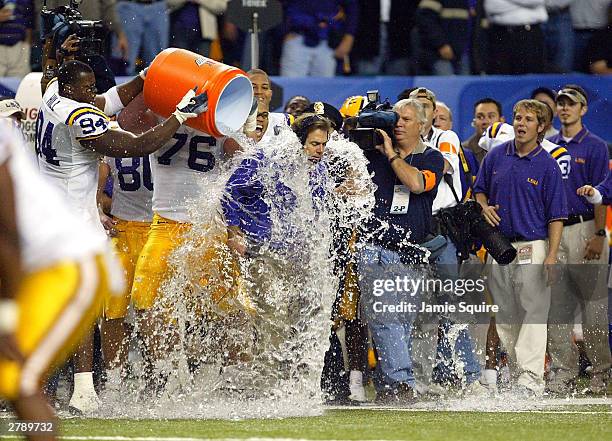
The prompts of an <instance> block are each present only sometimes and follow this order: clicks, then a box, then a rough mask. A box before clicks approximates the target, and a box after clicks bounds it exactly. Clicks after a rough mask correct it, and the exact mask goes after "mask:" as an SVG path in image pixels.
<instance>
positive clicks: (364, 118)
mask: <svg viewBox="0 0 612 441" xmlns="http://www.w3.org/2000/svg"><path fill="white" fill-rule="evenodd" d="M367 98H368V103H367V104H366V106H365V107H364V108H363V109H362V110H361V112H359V115H358V116H357V128H356V129H352V130H349V132H348V138H349V141H351V142H354V143H355V144H357V145H358V146H359V147H360V148H361V149H362V150H364V151H371V150H376V146H377V145H381V144H382V143H383V137H382V135H381V134H380V133H378V131H377V129H381V130H384V131H385V132H386V133H387V135H389V137H390V138H391V139H393V129H394V128H395V124H397V121H398V120H399V115H398V114H397V113H395V112H394V111H393V110H391V107H392V106H391V103H389V101H385V102H384V103H380V95H379V93H378V90H369V91H368V92H367Z"/></svg>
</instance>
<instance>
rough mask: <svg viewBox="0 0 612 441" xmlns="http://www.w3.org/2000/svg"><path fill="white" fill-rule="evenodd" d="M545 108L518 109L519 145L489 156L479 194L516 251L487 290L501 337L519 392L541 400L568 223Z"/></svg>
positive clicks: (532, 104)
mask: <svg viewBox="0 0 612 441" xmlns="http://www.w3.org/2000/svg"><path fill="white" fill-rule="evenodd" d="M543 106H544V104H542V103H540V102H539V101H535V100H522V101H519V102H518V103H516V104H515V106H514V111H513V114H514V115H513V121H514V123H513V126H514V132H515V134H516V136H515V139H514V140H513V141H508V142H506V143H503V144H501V145H499V146H498V147H496V148H494V149H493V150H491V151H490V152H489V153H488V154H487V156H485V158H484V161H483V163H482V166H481V168H480V172H479V173H478V178H477V179H476V185H475V188H474V193H475V194H476V200H477V201H478V202H479V203H480V205H481V206H482V209H483V216H484V218H485V219H486V220H487V222H488V223H489V224H491V225H492V226H495V227H497V228H498V229H499V231H500V232H501V233H502V234H503V235H504V236H505V237H507V238H508V239H509V240H510V241H511V242H512V243H513V245H514V247H515V248H516V249H517V251H518V254H517V257H516V259H515V260H514V261H513V262H512V263H511V264H510V265H508V266H499V265H495V264H493V265H492V267H491V277H490V278H489V288H490V290H491V295H492V296H493V302H494V304H496V305H498V306H499V313H497V315H496V322H497V332H498V334H499V338H500V340H501V342H502V344H503V345H504V347H505V348H506V349H507V351H508V354H509V356H510V359H511V362H513V363H514V368H515V369H516V370H515V374H516V376H517V377H518V386H519V388H520V389H521V390H522V391H524V392H527V393H529V394H535V395H540V394H542V393H543V392H544V356H545V353H546V331H547V329H546V323H547V320H548V310H549V307H550V296H551V290H550V286H549V285H550V282H551V280H552V278H553V277H552V271H547V270H549V269H550V268H551V265H554V264H555V263H557V251H558V248H559V242H560V241H561V233H562V230H563V220H564V219H566V218H567V201H566V198H565V192H564V188H563V179H562V176H561V170H560V169H559V166H558V165H557V163H556V161H555V160H554V159H553V157H552V156H550V154H549V153H547V152H546V150H544V148H543V147H542V146H541V143H540V142H541V140H542V138H543V136H544V130H545V127H546V120H545V118H546V117H545V109H544V108H543ZM491 263H494V262H491ZM547 272H548V274H547ZM547 276H548V277H547Z"/></svg>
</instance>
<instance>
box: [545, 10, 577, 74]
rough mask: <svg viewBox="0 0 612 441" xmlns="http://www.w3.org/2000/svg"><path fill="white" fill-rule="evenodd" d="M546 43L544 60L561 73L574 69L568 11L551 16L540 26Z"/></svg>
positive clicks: (570, 21) (571, 29) (572, 38)
mask: <svg viewBox="0 0 612 441" xmlns="http://www.w3.org/2000/svg"><path fill="white" fill-rule="evenodd" d="M542 30H543V31H544V40H545V42H546V59H547V60H548V62H549V63H551V64H553V65H554V66H557V67H558V68H559V69H560V70H561V71H562V72H571V71H572V68H573V67H574V28H573V27H572V17H571V16H570V13H569V11H566V12H562V13H559V14H552V15H550V16H549V17H548V22H546V23H543V24H542Z"/></svg>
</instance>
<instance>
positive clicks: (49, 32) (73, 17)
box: [40, 0, 106, 57]
mask: <svg viewBox="0 0 612 441" xmlns="http://www.w3.org/2000/svg"><path fill="white" fill-rule="evenodd" d="M82 1H83V0H70V4H69V5H67V6H60V7H58V8H55V9H51V10H50V9H47V2H46V0H45V2H44V4H43V8H42V10H41V11H40V15H41V19H42V24H41V31H40V38H41V40H43V41H44V40H46V39H47V38H49V37H52V38H53V47H54V48H58V47H60V46H61V44H62V43H63V42H64V40H66V38H68V37H69V36H70V35H71V34H76V36H77V37H78V38H79V52H78V54H77V55H78V56H79V57H92V56H95V55H101V54H102V52H103V45H102V43H103V41H104V37H105V34H106V28H105V26H104V24H103V23H102V21H100V20H83V16H82V15H81V13H80V12H79V5H80V4H81V2H82Z"/></svg>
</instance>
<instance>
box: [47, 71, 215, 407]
mask: <svg viewBox="0 0 612 441" xmlns="http://www.w3.org/2000/svg"><path fill="white" fill-rule="evenodd" d="M144 76H145V74H144V72H143V73H141V75H139V76H136V77H135V78H133V79H132V80H130V81H129V82H127V83H125V84H122V85H120V86H115V87H113V88H111V89H110V90H108V91H107V92H106V93H104V94H103V95H96V87H95V76H94V73H93V71H92V69H91V68H90V67H89V66H88V65H86V64H84V63H81V62H79V61H68V62H65V63H64V64H62V66H61V67H60V68H59V69H58V75H57V79H54V80H51V82H49V83H48V85H47V86H46V90H45V91H44V94H43V103H42V105H41V109H40V111H39V114H38V120H37V122H36V152H37V154H38V155H39V158H40V159H39V166H40V171H41V173H42V174H43V175H45V176H47V177H49V178H50V180H51V182H53V183H54V184H55V185H56V187H57V188H59V189H60V191H61V192H62V193H63V194H64V196H65V197H66V198H67V199H68V202H69V204H70V205H71V206H72V207H73V208H74V209H76V210H77V211H78V213H79V215H80V216H81V218H82V219H83V220H85V221H86V222H88V223H89V224H90V225H91V226H93V227H96V228H99V229H101V227H100V222H99V219H98V211H97V204H96V190H97V185H98V165H99V160H100V158H101V156H109V157H141V156H144V155H148V154H150V153H152V152H153V151H155V150H157V149H158V148H160V147H161V146H163V145H164V144H165V143H166V142H167V141H168V140H169V139H171V138H172V136H173V135H174V134H175V133H176V131H177V129H178V128H179V127H180V126H181V125H182V124H183V123H184V122H185V121H186V120H187V119H188V118H192V117H196V116H197V115H198V114H200V113H202V112H204V111H206V109H207V102H206V95H205V94H200V95H198V96H197V97H196V96H195V92H194V91H193V90H190V91H189V92H188V93H187V94H186V95H185V96H184V97H183V99H182V100H181V101H180V102H179V103H178V105H177V109H176V110H175V112H174V113H173V114H172V115H171V116H170V117H168V118H166V119H165V120H164V121H163V122H162V123H160V124H158V125H157V126H155V127H153V128H151V129H150V130H147V131H146V132H144V133H142V134H140V135H134V134H133V133H131V132H127V131H124V130H121V129H114V130H109V122H110V118H109V116H108V115H114V114H116V113H117V112H119V111H120V110H122V109H123V108H124V106H125V105H127V104H128V103H129V102H130V101H132V100H133V99H134V98H135V97H136V96H137V95H138V94H139V93H140V92H141V91H142V88H143V85H144ZM44 83H45V80H43V82H42V83H41V85H44ZM91 337H92V336H91V335H90V338H89V340H85V341H84V342H83V345H82V347H81V349H80V350H79V351H78V352H77V356H76V358H75V372H76V374H75V388H74V392H73V396H72V398H71V401H70V405H71V406H72V407H73V408H75V409H77V410H81V411H89V410H93V409H95V408H97V407H98V406H99V402H98V399H97V395H96V393H95V390H94V388H93V376H92V373H91V372H92V363H93V361H92V355H91V352H92V339H91Z"/></svg>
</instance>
